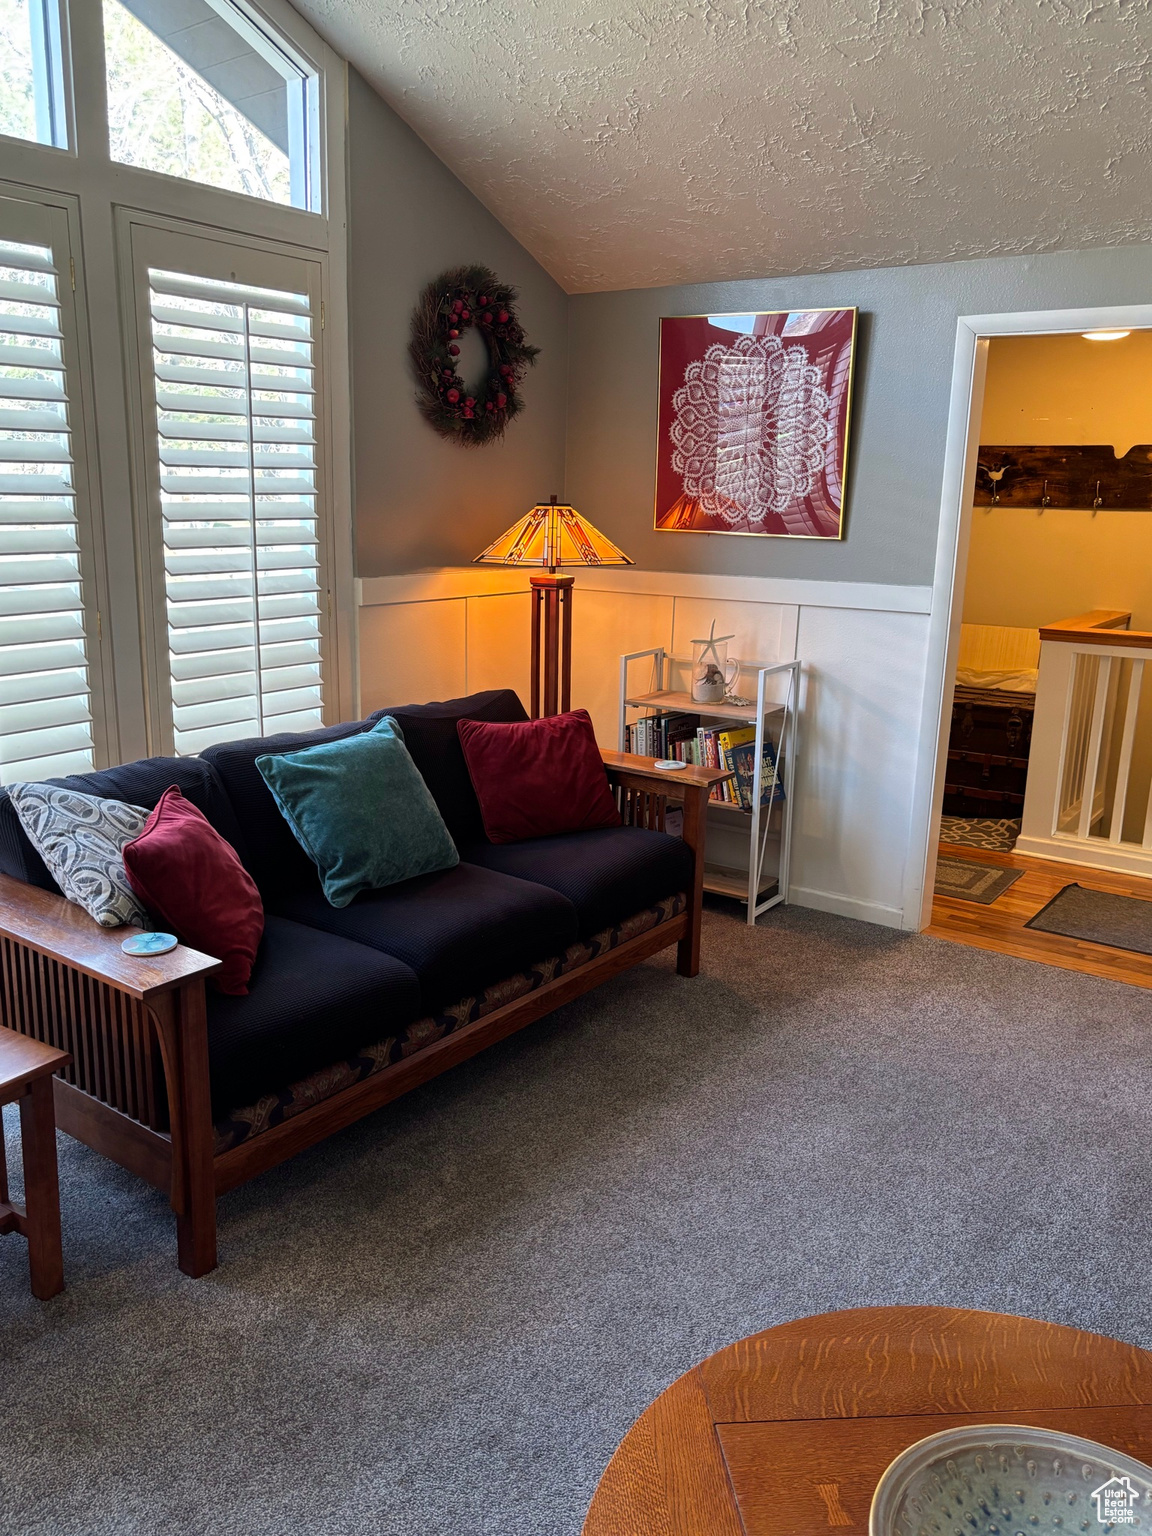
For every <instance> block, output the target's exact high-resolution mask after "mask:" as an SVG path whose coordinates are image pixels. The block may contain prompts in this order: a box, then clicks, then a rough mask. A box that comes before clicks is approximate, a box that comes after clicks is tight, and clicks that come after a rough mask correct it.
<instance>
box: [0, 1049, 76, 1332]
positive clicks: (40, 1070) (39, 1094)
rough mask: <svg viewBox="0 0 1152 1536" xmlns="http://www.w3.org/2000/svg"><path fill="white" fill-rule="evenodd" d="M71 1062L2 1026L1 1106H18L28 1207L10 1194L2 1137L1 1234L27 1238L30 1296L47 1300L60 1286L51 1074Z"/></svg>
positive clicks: (61, 1266) (61, 1053)
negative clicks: (15, 1203) (9, 1196)
mask: <svg viewBox="0 0 1152 1536" xmlns="http://www.w3.org/2000/svg"><path fill="white" fill-rule="evenodd" d="M71 1060H72V1058H71V1056H69V1054H68V1052H67V1051H58V1050H57V1049H56V1048H55V1046H51V1045H44V1044H43V1043H42V1042H41V1041H39V1040H32V1039H29V1037H28V1036H27V1035H18V1034H17V1033H16V1031H15V1030H13V1029H5V1028H4V1027H3V1026H2V1025H0V1105H3V1104H13V1103H19V1105H20V1145H21V1149H22V1152H23V1156H24V1198H25V1200H26V1202H27V1208H26V1209H22V1208H21V1207H20V1206H18V1205H13V1204H12V1202H11V1200H9V1198H8V1166H7V1164H6V1162H5V1160H4V1138H3V1136H2V1135H0V1234H3V1233H6V1232H18V1233H20V1235H21V1236H22V1237H26V1238H27V1239H28V1272H29V1275H30V1277H31V1280H32V1294H33V1296H36V1297H38V1298H39V1299H40V1300H41V1301H47V1300H48V1298H49V1297H50V1296H55V1295H56V1294H57V1293H58V1292H59V1291H62V1290H63V1289H64V1259H63V1255H62V1253H61V1251H60V1180H59V1177H58V1175H57V1172H56V1114H55V1110H54V1107H53V1101H52V1074H53V1073H54V1072H57V1071H59V1069H60V1068H61V1067H66V1066H67V1065H68V1064H69V1062H70V1061H71Z"/></svg>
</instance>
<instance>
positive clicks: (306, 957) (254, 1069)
mask: <svg viewBox="0 0 1152 1536" xmlns="http://www.w3.org/2000/svg"><path fill="white" fill-rule="evenodd" d="M317 894H318V895H319V893H317ZM319 899H320V900H321V901H323V900H324V898H323V897H322V896H319ZM207 1005H208V1066H209V1074H210V1077H211V1081H212V1113H213V1117H214V1118H215V1119H220V1118H221V1117H222V1116H223V1115H225V1114H227V1113H228V1111H229V1110H231V1109H236V1108H237V1107H239V1106H240V1105H244V1104H252V1103H254V1102H255V1101H256V1100H257V1099H258V1098H259V1097H260V1096H261V1095H262V1094H265V1093H271V1092H275V1091H276V1090H278V1089H280V1088H285V1087H287V1086H288V1084H289V1083H294V1082H296V1081H297V1080H298V1079H299V1078H302V1077H306V1076H307V1075H308V1073H310V1072H315V1071H317V1070H318V1069H319V1068H321V1067H326V1066H329V1065H331V1064H332V1063H333V1062H337V1061H342V1060H344V1059H345V1058H346V1057H347V1056H349V1055H352V1054H353V1053H355V1052H356V1051H357V1050H360V1049H361V1048H362V1047H363V1046H366V1045H374V1044H376V1043H377V1042H378V1041H381V1040H383V1039H385V1038H386V1037H387V1036H388V1035H389V1034H390V1033H391V1032H392V1031H393V1030H398V1029H402V1028H403V1027H404V1025H406V1024H411V1023H412V1022H413V1021H414V1020H415V1019H418V1018H419V1017H420V1012H421V1009H420V986H419V983H418V982H417V980H416V977H415V976H414V975H413V973H412V971H411V970H410V969H409V968H408V966H406V965H404V964H402V963H401V962H400V961H399V960H396V959H393V958H392V956H390V955H384V954H381V953H380V952H379V950H376V949H370V948H368V947H367V946H365V945H363V944H354V943H352V942H350V941H349V940H348V939H343V938H340V937H338V936H337V935H335V934H332V933H321V932H320V931H319V930H318V929H315V928H306V927H302V926H301V925H300V924H298V923H292V922H288V921H286V920H285V919H284V918H282V917H272V916H268V917H266V918H265V922H264V938H263V940H262V941H261V944H260V950H259V953H258V954H257V956H256V964H255V965H254V966H253V968H252V977H251V980H250V983H249V990H248V995H247V996H246V997H230V996H228V995H226V994H225V993H223V992H214V991H211V990H210V991H209V992H208V996H207Z"/></svg>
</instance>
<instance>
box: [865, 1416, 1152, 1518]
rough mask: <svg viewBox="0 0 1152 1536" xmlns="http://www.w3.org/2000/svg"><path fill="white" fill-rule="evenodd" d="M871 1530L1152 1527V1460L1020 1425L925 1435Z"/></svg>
mask: <svg viewBox="0 0 1152 1536" xmlns="http://www.w3.org/2000/svg"><path fill="white" fill-rule="evenodd" d="M868 1530H869V1533H870V1536H1054V1533H1059V1536H1084V1533H1085V1532H1094V1533H1096V1536H1107V1533H1108V1532H1109V1531H1115V1532H1118V1533H1121V1536H1123V1533H1126V1532H1128V1531H1142V1532H1144V1533H1146V1536H1147V1533H1150V1532H1152V1467H1146V1466H1145V1465H1144V1463H1143V1462H1141V1461H1135V1460H1134V1459H1133V1458H1132V1457H1131V1456H1125V1455H1123V1454H1122V1453H1121V1452H1120V1451H1113V1450H1109V1448H1108V1447H1107V1446H1106V1445H1097V1443H1096V1442H1095V1441H1094V1440H1081V1439H1080V1437H1079V1436H1078V1435H1063V1434H1060V1433H1058V1432H1057V1431H1056V1430H1047V1429H1029V1428H1025V1427H1024V1426H1023V1425H1018V1424H971V1425H966V1426H965V1427H964V1428H963V1429H946V1430H944V1431H943V1432H942V1433H940V1434H938V1435H929V1436H928V1438H927V1439H926V1440H919V1441H917V1443H916V1444H915V1445H911V1446H909V1447H908V1449H907V1450H906V1451H904V1452H902V1453H901V1455H899V1456H897V1458H896V1460H895V1461H894V1462H893V1463H892V1465H891V1466H890V1467H889V1468H888V1470H887V1471H886V1472H885V1474H884V1476H883V1477H882V1478H881V1479H880V1482H879V1484H878V1486H877V1488H876V1493H875V1495H874V1496H873V1499H872V1514H871V1518H870V1520H869V1523H868Z"/></svg>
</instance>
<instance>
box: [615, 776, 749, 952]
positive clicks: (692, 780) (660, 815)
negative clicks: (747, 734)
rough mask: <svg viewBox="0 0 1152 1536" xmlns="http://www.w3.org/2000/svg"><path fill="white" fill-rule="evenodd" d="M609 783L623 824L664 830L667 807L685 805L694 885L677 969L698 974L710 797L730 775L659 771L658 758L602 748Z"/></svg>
mask: <svg viewBox="0 0 1152 1536" xmlns="http://www.w3.org/2000/svg"><path fill="white" fill-rule="evenodd" d="M600 755H601V757H602V758H603V759H604V767H605V768H606V769H607V770H608V781H609V783H610V784H611V785H612V787H613V789H614V790H615V791H616V796H617V802H618V804H619V806H620V810H621V813H622V814H623V816H624V820H625V821H626V822H629V823H630V824H631V825H632V826H641V827H647V828H650V829H651V830H653V831H657V832H661V831H663V830H664V810H665V804H666V802H667V801H669V800H678V801H680V802H681V803H682V804H683V806H684V831H683V838H684V842H685V844H686V845H687V846H688V847H689V848H690V849H691V850H692V886H691V889H690V890H689V891H688V893H687V894H688V911H687V918H688V923H687V931H686V933H685V935H684V937H683V938H682V939H681V940H680V943H679V945H678V947H677V955H676V969H677V970H678V971H679V972H680V974H681V976H695V975H696V973H697V971H698V970H699V969H700V920H701V917H702V916H703V910H704V836H705V817H706V814H707V810H708V794H709V791H710V790H711V788H712V786H713V784H719V782H720V781H721V779H725V778H727V777H728V775H727V774H726V773H725V772H724V771H723V770H718V769H715V768H699V767H697V766H696V765H695V764H694V763H689V764H688V765H687V766H686V767H684V768H673V769H667V768H657V767H656V759H655V758H654V757H637V756H636V755H635V754H634V753H632V752H612V751H609V750H607V749H606V748H603V747H602V748H601V750H600Z"/></svg>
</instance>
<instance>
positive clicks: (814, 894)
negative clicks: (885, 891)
mask: <svg viewBox="0 0 1152 1536" xmlns="http://www.w3.org/2000/svg"><path fill="white" fill-rule="evenodd" d="M788 902H789V905H790V906H793V907H812V908H813V910H814V911H816V912H834V913H835V914H836V916H837V917H854V918H855V919H856V920H857V921H858V922H861V923H879V924H880V926H881V927H883V928H903V926H904V913H903V912H902V911H901V909H900V908H899V907H885V906H882V905H881V903H880V902H878V901H861V900H860V899H859V897H857V896H842V895H841V894H840V893H839V891H814V890H812V889H810V888H809V887H808V886H803V885H790V886H789V887H788Z"/></svg>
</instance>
